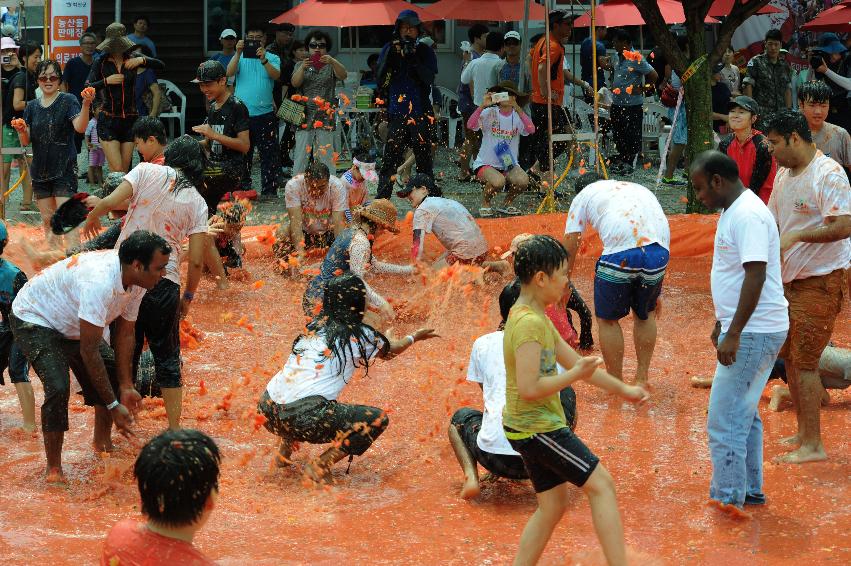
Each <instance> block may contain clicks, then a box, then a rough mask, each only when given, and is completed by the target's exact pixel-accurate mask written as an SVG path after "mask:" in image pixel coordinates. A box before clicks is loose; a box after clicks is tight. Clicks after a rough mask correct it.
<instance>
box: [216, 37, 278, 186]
mask: <svg viewBox="0 0 851 566" xmlns="http://www.w3.org/2000/svg"><path fill="white" fill-rule="evenodd" d="M265 46H266V32H265V30H264V29H263V26H261V25H253V26H250V27H249V28H248V31H247V32H246V34H245V40H239V41H238V42H237V43H236V54H235V55H234V56H233V59H231V60H230V63H228V69H227V76H228V77H236V89H235V91H234V94H235V95H236V97H237V98H239V99H240V100H242V101H243V102H244V103H245V105H246V106H247V107H248V121H249V136H250V138H251V147H250V149H249V150H248V155H247V156H246V159H245V164H246V167H245V170H244V171H243V175H242V183H243V188H248V189H250V188H251V163H252V161H253V160H254V150H255V148H256V149H257V151H259V152H260V184H261V185H262V187H263V188H262V196H263V197H266V198H275V197H276V196H277V192H278V191H277V185H278V174H279V172H280V170H281V163H280V157H281V156H280V150H279V148H278V117H277V116H275V103H274V100H273V98H272V90H273V89H274V88H275V81H276V80H278V78H279V77H280V76H281V59H280V58H279V57H278V56H277V55H274V54H272V53H268V52H267V51H266V47H265ZM246 185H247V186H246Z"/></svg>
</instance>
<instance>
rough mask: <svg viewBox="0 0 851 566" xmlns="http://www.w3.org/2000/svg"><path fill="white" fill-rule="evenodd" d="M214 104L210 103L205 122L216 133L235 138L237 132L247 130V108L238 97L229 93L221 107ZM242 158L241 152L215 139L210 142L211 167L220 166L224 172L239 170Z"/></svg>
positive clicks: (240, 169)
mask: <svg viewBox="0 0 851 566" xmlns="http://www.w3.org/2000/svg"><path fill="white" fill-rule="evenodd" d="M215 106H216V104H215V102H214V103H212V104H210V111H209V112H208V113H207V122H206V123H207V124H209V125H210V127H211V128H213V130H214V131H215V132H216V133H218V134H222V135H224V136H227V137H229V138H235V137H237V135H238V134H239V132H245V131H247V130H248V127H249V123H248V108H247V107H246V106H245V104H244V103H243V102H242V101H241V100H240V99H238V98H237V97H235V96H233V95H230V96H229V97H228V99H227V100H226V101H225V102H224V104H222V106H221V108H216V107H215ZM244 158H245V154H243V153H240V152H238V151H236V150H233V149H230V148H227V147H225V146H223V145H222V144H220V143H219V142H217V141H211V142H210V165H211V166H213V167H221V168H222V170H223V171H225V172H236V171H240V172H241V171H242V163H243V159H244Z"/></svg>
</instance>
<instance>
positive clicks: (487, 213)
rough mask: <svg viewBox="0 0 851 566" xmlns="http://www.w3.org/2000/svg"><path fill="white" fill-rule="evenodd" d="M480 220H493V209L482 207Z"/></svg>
mask: <svg viewBox="0 0 851 566" xmlns="http://www.w3.org/2000/svg"><path fill="white" fill-rule="evenodd" d="M479 218H493V209H492V208H490V207H482V208H480V209H479Z"/></svg>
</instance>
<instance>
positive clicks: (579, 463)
mask: <svg viewBox="0 0 851 566" xmlns="http://www.w3.org/2000/svg"><path fill="white" fill-rule="evenodd" d="M508 432H511V431H508ZM508 442H509V444H511V447H512V448H514V449H515V450H516V451H517V452H518V453H519V454H520V456H521V457H522V458H523V464H524V465H525V466H526V471H528V472H529V479H530V480H532V486H533V487H534V488H535V492H536V493H542V492H544V491H549V490H551V489H552V488H554V487H557V486H559V485H561V484H563V483H564V482H570V483H572V484H573V485H575V486H577V487H582V486H583V485H585V482H586V481H588V478H589V477H591V474H592V473H593V472H594V469H595V468H596V467H597V464H599V463H600V459H599V458H597V456H595V455H594V453H593V452H591V450H590V449H589V448H588V447H587V446H585V443H584V442H582V440H581V439H580V438H579V437H578V436H576V435H575V434H574V433H573V431H572V430H570V428H568V427H564V428H559V429H556V430H554V431H551V432H539V433H536V434H533V435H532V436H531V437H529V438H524V439H521V440H513V439H511V438H509V439H508Z"/></svg>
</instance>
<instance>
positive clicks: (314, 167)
mask: <svg viewBox="0 0 851 566" xmlns="http://www.w3.org/2000/svg"><path fill="white" fill-rule="evenodd" d="M330 177H331V173H330V172H329V171H328V166H327V165H325V164H324V163H322V162H321V161H316V160H313V161H311V162H310V163H308V164H307V168H306V169H305V170H304V178H305V179H311V180H313V181H327V180H328V179H329V178H330Z"/></svg>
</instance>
